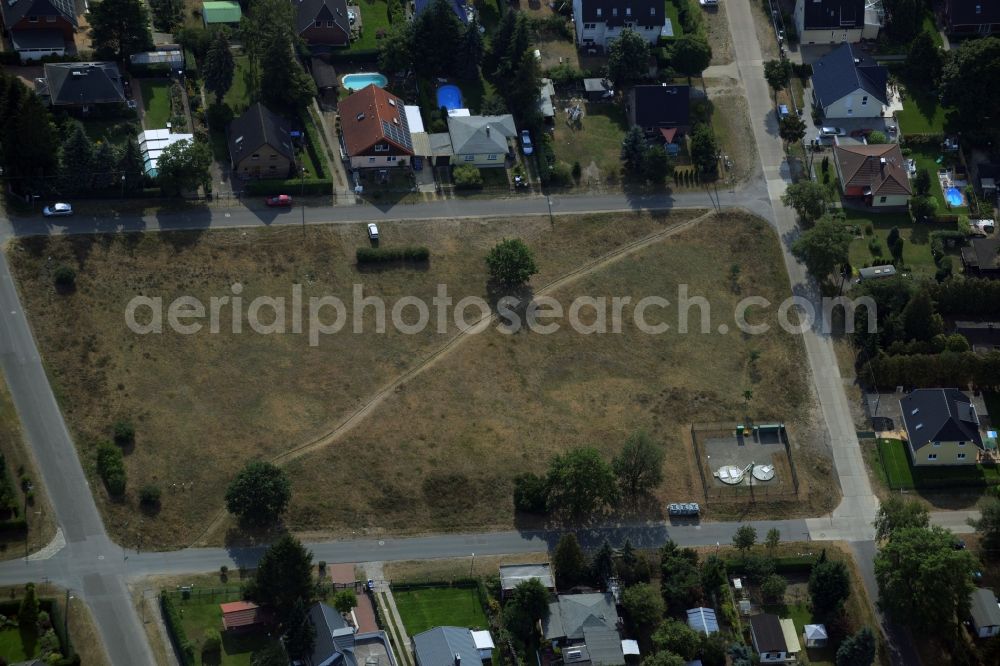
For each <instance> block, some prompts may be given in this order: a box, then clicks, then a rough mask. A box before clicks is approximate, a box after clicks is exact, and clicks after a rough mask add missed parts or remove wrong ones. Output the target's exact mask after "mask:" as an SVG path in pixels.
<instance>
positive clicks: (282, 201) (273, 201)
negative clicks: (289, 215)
mask: <svg viewBox="0 0 1000 666" xmlns="http://www.w3.org/2000/svg"><path fill="white" fill-rule="evenodd" d="M264 203H266V204H267V205H268V206H271V207H274V206H285V207H288V206H291V205H292V197H291V196H290V195H288V194H275V195H273V196H270V197H268V198H266V199H264Z"/></svg>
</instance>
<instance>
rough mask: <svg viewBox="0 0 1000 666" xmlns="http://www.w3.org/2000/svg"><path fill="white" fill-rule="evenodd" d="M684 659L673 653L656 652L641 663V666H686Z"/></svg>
mask: <svg viewBox="0 0 1000 666" xmlns="http://www.w3.org/2000/svg"><path fill="white" fill-rule="evenodd" d="M684 664H685V661H684V657H682V656H680V655H679V654H674V653H673V652H656V653H654V654H651V655H649V656H648V657H646V658H645V659H643V660H642V661H641V662H640V666H684Z"/></svg>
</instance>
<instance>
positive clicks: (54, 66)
mask: <svg viewBox="0 0 1000 666" xmlns="http://www.w3.org/2000/svg"><path fill="white" fill-rule="evenodd" d="M35 92H37V93H38V95H39V97H41V98H42V100H43V101H45V102H46V103H47V104H48V105H49V106H53V107H58V108H61V109H71V110H77V111H81V112H83V113H87V112H88V111H89V110H90V107H92V106H97V105H106V104H124V103H125V88H124V87H123V85H122V75H121V72H120V71H119V70H118V65H116V64H115V63H113V62H57V63H47V64H46V65H45V68H44V76H43V77H42V78H40V79H35Z"/></svg>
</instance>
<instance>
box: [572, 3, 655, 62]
mask: <svg viewBox="0 0 1000 666" xmlns="http://www.w3.org/2000/svg"><path fill="white" fill-rule="evenodd" d="M665 17H666V11H665V9H664V6H663V3H662V2H658V1H657V0H573V22H574V24H575V26H576V43H577V45H578V46H579V47H580V49H582V50H584V51H589V50H593V51H595V52H599V51H604V50H605V49H606V48H608V44H610V43H611V42H612V41H614V40H615V39H618V37H620V36H621V34H622V31H623V30H625V29H626V28H632V29H633V30H635V31H636V32H637V33H639V34H640V35H642V37H643V39H645V40H646V41H647V42H649V43H650V44H656V42H657V40H659V38H660V32H662V30H663V23H664V18H665Z"/></svg>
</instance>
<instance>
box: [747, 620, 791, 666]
mask: <svg viewBox="0 0 1000 666" xmlns="http://www.w3.org/2000/svg"><path fill="white" fill-rule="evenodd" d="M750 635H751V637H752V638H753V647H754V650H756V651H757V654H758V655H760V663H762V664H784V663H788V662H791V661H794V657H793V655H792V653H791V652H789V650H788V644H787V643H786V642H785V634H784V631H782V628H781V621H780V620H779V619H778V616H777V615H774V614H772V613H764V614H763V615H754V616H753V617H751V618H750Z"/></svg>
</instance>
